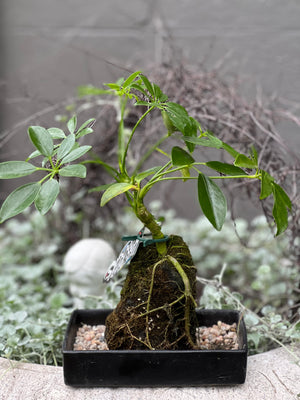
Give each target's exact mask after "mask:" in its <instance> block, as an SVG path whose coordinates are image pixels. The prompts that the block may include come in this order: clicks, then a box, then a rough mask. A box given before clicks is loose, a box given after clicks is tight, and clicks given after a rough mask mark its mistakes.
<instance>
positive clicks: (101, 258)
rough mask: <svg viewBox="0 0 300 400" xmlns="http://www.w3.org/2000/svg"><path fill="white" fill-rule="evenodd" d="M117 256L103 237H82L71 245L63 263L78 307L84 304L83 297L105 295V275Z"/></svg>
mask: <svg viewBox="0 0 300 400" xmlns="http://www.w3.org/2000/svg"><path fill="white" fill-rule="evenodd" d="M115 258H116V256H115V252H114V250H113V248H112V247H111V245H110V244H109V243H108V242H106V241H105V240H103V239H82V240H79V241H78V242H77V243H75V244H74V245H73V246H72V247H70V249H69V250H68V251H67V253H66V255H65V257H64V262H63V265H64V270H65V273H66V275H67V278H68V281H69V289H70V292H71V294H72V296H73V297H74V304H75V305H76V307H80V306H82V304H83V302H82V300H81V299H82V298H83V297H86V296H88V295H91V296H101V295H103V293H104V291H105V285H106V284H105V283H104V282H103V276H104V275H105V272H106V270H107V268H108V267H109V266H110V264H111V263H112V262H113V261H114V260H115Z"/></svg>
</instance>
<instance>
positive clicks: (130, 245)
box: [103, 239, 141, 282]
mask: <svg viewBox="0 0 300 400" xmlns="http://www.w3.org/2000/svg"><path fill="white" fill-rule="evenodd" d="M140 243H141V241H140V240H138V239H136V240H130V241H129V242H127V243H126V244H125V246H124V247H123V249H122V250H121V253H120V254H119V256H118V258H117V259H116V260H114V261H113V262H112V263H111V264H110V266H109V268H108V270H107V272H106V274H105V275H104V278H103V281H104V282H109V281H110V280H111V278H112V277H113V276H115V275H116V274H117V273H118V272H119V271H120V269H121V268H123V267H124V266H125V265H128V264H129V263H130V261H131V260H132V259H133V257H134V256H135V254H136V252H137V249H138V247H139V245H140Z"/></svg>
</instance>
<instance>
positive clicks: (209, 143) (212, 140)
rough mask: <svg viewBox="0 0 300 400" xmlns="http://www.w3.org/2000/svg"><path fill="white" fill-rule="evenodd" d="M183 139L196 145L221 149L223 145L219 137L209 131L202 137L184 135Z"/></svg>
mask: <svg viewBox="0 0 300 400" xmlns="http://www.w3.org/2000/svg"><path fill="white" fill-rule="evenodd" d="M183 140H184V141H185V142H188V143H194V144H196V145H198V146H204V147H212V148H214V149H221V148H222V146H223V142H222V141H221V140H220V139H218V138H216V137H215V136H213V135H211V134H209V133H206V135H205V136H202V137H193V136H184V138H183Z"/></svg>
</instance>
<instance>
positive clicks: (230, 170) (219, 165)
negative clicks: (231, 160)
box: [205, 161, 247, 176]
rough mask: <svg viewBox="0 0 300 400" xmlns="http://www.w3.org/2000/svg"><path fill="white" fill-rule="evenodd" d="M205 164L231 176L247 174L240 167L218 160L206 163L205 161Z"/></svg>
mask: <svg viewBox="0 0 300 400" xmlns="http://www.w3.org/2000/svg"><path fill="white" fill-rule="evenodd" d="M205 165H207V166H208V167H209V168H211V169H213V170H215V171H218V172H220V173H221V174H225V175H231V176H236V175H247V174H246V172H245V171H244V170H242V169H241V168H239V167H236V166H234V165H232V164H227V163H223V162H220V161H208V162H207V163H205Z"/></svg>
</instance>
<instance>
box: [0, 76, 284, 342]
mask: <svg viewBox="0 0 300 400" xmlns="http://www.w3.org/2000/svg"><path fill="white" fill-rule="evenodd" d="M106 87H107V89H98V88H94V87H83V88H81V93H83V94H86V95H90V94H91V95H95V94H96V95H102V94H103V95H114V96H118V98H119V101H120V116H119V117H120V118H119V119H120V122H119V129H118V152H117V162H116V163H107V162H104V161H103V160H101V159H99V158H98V157H94V158H92V159H91V160H85V161H81V162H78V159H79V158H80V157H82V156H83V155H84V154H85V153H87V152H88V151H89V150H90V149H91V146H87V145H81V144H79V139H81V138H82V137H83V136H85V135H87V134H90V133H92V132H93V129H92V126H93V124H94V122H95V120H94V119H89V120H87V121H86V122H84V123H83V124H82V125H81V126H80V127H79V128H77V118H76V116H73V117H72V118H71V119H70V120H69V121H68V123H67V129H68V133H67V134H66V133H65V132H64V131H63V130H62V129H59V128H48V129H46V128H44V127H40V126H30V127H29V128H28V135H29V138H30V140H31V142H32V144H33V145H34V147H35V151H34V152H33V153H31V154H30V155H29V157H28V158H27V159H26V160H25V161H7V162H3V163H0V178H1V179H13V178H19V177H23V176H27V175H31V174H33V173H35V172H42V173H44V174H43V177H42V178H40V177H39V178H38V179H37V180H35V181H34V182H32V183H26V184H25V185H22V186H20V187H18V188H17V189H15V190H14V191H13V192H12V193H11V194H10V195H9V196H8V197H7V198H6V200H5V201H4V202H3V204H2V207H1V210H0V222H1V223H3V222H4V221H5V220H7V219H8V218H11V217H13V216H15V215H17V214H19V213H21V212H22V211H23V210H24V209H26V208H27V207H29V206H30V205H31V204H32V203H34V204H35V207H36V208H37V209H38V210H39V211H40V212H41V213H42V214H45V213H47V212H48V211H49V210H50V208H51V207H52V205H53V204H54V202H55V199H56V198H57V196H58V194H59V190H60V185H59V180H60V177H79V178H85V176H86V166H85V164H86V163H95V164H98V165H99V167H100V168H105V170H106V171H107V173H108V174H109V175H110V176H111V180H112V182H111V183H109V184H106V185H100V186H98V187H95V188H94V189H93V191H96V192H103V194H102V196H101V201H100V205H101V206H105V205H106V204H107V203H108V202H109V201H111V200H112V199H113V198H115V197H116V196H120V195H122V196H126V198H127V201H128V203H129V205H130V207H131V208H132V210H133V212H134V213H135V215H136V217H137V218H138V219H139V220H140V221H141V231H140V232H139V233H138V234H137V236H131V237H124V240H127V244H126V246H125V247H124V249H123V251H122V252H121V254H120V256H119V257H118V259H117V260H116V261H115V262H114V263H113V264H112V265H111V267H110V268H109V270H108V272H107V274H106V276H105V277H104V279H105V280H107V281H108V280H109V279H111V278H112V276H113V275H114V274H115V273H116V272H117V271H118V270H119V269H120V268H121V267H122V266H123V265H126V264H129V263H130V265H129V268H128V273H127V277H126V280H125V283H124V287H123V289H122V292H121V299H120V302H119V304H118V306H117V307H116V309H115V310H114V311H113V313H112V314H111V315H110V316H109V317H108V318H107V321H106V339H107V342H108V346H109V348H110V349H187V348H194V347H195V330H196V326H197V321H196V314H195V307H196V303H195V285H196V268H195V267H194V265H193V260H192V258H191V255H190V252H189V249H188V246H187V245H186V244H185V242H184V241H183V239H182V238H180V237H178V236H176V235H170V236H166V235H165V234H164V232H163V230H162V226H161V224H160V222H159V221H158V219H157V217H156V216H154V215H152V214H151V212H150V211H149V209H148V208H147V204H146V197H147V196H146V195H147V194H148V193H149V191H150V190H151V189H152V188H153V187H154V186H155V185H157V184H160V185H162V184H163V183H164V182H165V181H169V180H181V181H183V182H185V181H188V180H194V181H195V183H196V185H197V188H198V200H199V204H200V207H201V209H202V212H203V214H204V215H205V216H206V217H207V219H208V220H209V221H210V223H211V224H212V225H213V226H214V228H215V229H217V230H221V228H222V225H223V223H224V221H225V217H226V212H227V202H226V198H225V196H224V194H223V192H222V190H221V189H220V187H219V186H218V185H217V184H216V180H224V179H251V180H258V181H260V185H261V191H260V199H261V200H264V199H266V198H267V197H269V196H273V201H274V206H273V217H274V222H275V225H276V236H277V235H279V234H281V233H283V232H284V231H285V230H286V228H287V226H288V210H289V209H291V207H292V205H291V201H290V199H289V197H288V195H287V194H286V193H285V191H284V190H283V189H282V187H281V186H279V185H278V184H277V183H276V182H275V180H274V179H273V177H272V176H271V175H270V174H269V173H268V172H267V171H264V170H262V169H260V167H259V165H258V154H257V151H256V150H255V147H254V146H252V147H251V148H250V149H249V154H242V153H240V152H239V151H238V150H236V149H234V148H233V147H231V146H230V145H229V144H227V143H225V142H223V141H221V140H220V139H218V138H217V137H216V136H215V135H214V134H213V133H211V132H209V131H203V130H202V128H201V125H200V123H199V121H197V120H196V119H194V118H192V117H191V116H189V114H188V112H187V111H186V109H185V108H183V107H182V106H181V105H180V104H177V103H174V102H172V101H169V100H168V97H167V95H165V94H164V93H162V91H161V89H160V88H159V86H158V85H156V84H155V83H151V82H150V81H149V79H148V78H147V77H146V76H145V75H143V74H142V73H141V72H140V71H137V72H135V73H133V74H132V75H130V76H129V77H128V78H127V79H120V80H118V81H117V82H116V83H110V84H107V85H106ZM128 102H133V103H134V104H135V106H137V107H141V110H142V114H141V116H140V118H139V119H138V120H137V121H136V123H135V125H134V126H133V128H132V129H131V130H130V131H129V133H128V128H127V127H126V126H125V118H126V109H127V105H128ZM155 110H156V112H157V110H158V111H159V112H160V113H161V117H162V119H163V122H164V126H165V132H164V133H163V134H162V135H161V137H160V138H159V140H158V141H157V142H156V143H151V144H149V147H148V148H145V149H144V152H143V154H140V158H139V159H137V160H135V163H134V165H132V162H130V163H129V162H128V154H129V150H130V145H131V143H132V141H133V140H138V135H137V132H138V127H139V126H140V124H142V123H143V122H144V120H145V119H146V118H147V117H148V115H149V114H151V113H152V112H154V111H155ZM171 139H172V140H171ZM174 140H176V141H177V142H176V146H173V143H174ZM169 142H170V143H171V148H169V149H168V150H163V149H162V144H164V146H163V148H164V149H166V146H167V145H168V143H169ZM169 146H170V145H169ZM197 146H202V147H203V146H204V147H207V148H214V149H218V150H219V151H220V152H225V153H226V154H227V155H228V158H229V159H230V161H229V162H226V163H225V162H220V161H214V160H212V161H208V162H201V161H198V160H196V159H195V158H196V157H195V156H194V154H193V153H194V150H195V148H196V147H197ZM155 152H159V153H160V154H161V155H162V157H163V159H164V161H163V162H162V163H161V165H158V166H152V167H151V168H145V163H146V162H148V161H149V159H151V156H153V154H154V153H155ZM38 158H40V159H41V163H40V164H39V166H36V165H35V164H33V160H35V159H38ZM203 169H204V171H207V170H211V171H212V174H211V175H209V174H207V173H206V172H205V173H204V172H203ZM199 245H201V243H200V244H199Z"/></svg>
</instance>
